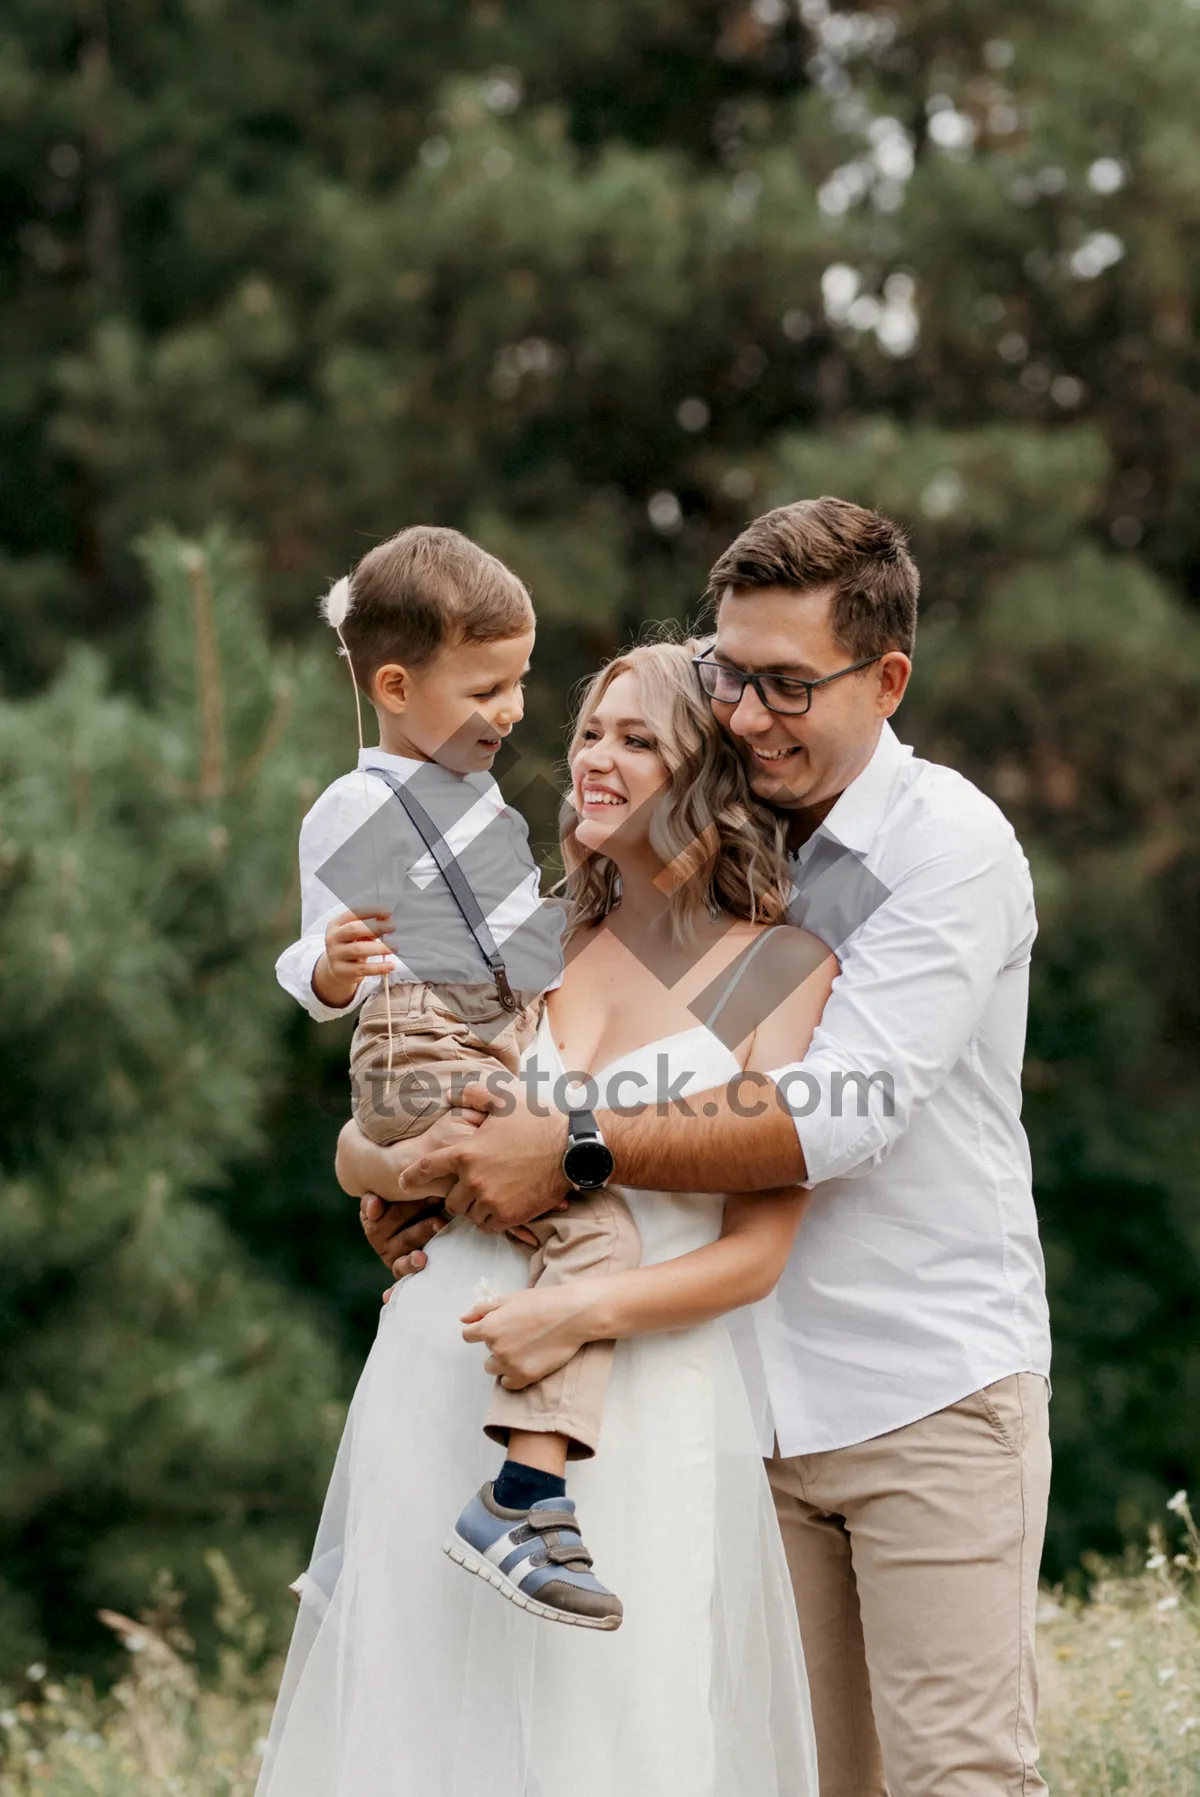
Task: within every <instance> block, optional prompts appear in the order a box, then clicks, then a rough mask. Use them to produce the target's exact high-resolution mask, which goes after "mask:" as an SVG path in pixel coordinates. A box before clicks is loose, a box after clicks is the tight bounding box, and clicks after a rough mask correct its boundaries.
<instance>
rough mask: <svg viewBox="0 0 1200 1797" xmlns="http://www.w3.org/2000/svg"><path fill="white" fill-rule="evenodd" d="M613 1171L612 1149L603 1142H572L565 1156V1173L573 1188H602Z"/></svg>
mask: <svg viewBox="0 0 1200 1797" xmlns="http://www.w3.org/2000/svg"><path fill="white" fill-rule="evenodd" d="M612 1170H613V1157H612V1149H611V1148H607V1147H606V1146H605V1144H604V1143H603V1142H588V1141H582V1142H572V1143H571V1144H570V1145H569V1146H568V1148H567V1152H566V1153H565V1154H564V1156H563V1172H564V1173H565V1174H566V1176H567V1178H568V1179H569V1180H570V1182H571V1184H572V1185H573V1186H580V1187H582V1188H583V1189H584V1190H589V1189H591V1188H592V1187H594V1186H602V1185H603V1184H604V1182H605V1180H606V1179H607V1178H608V1176H609V1174H610V1173H611V1172H612Z"/></svg>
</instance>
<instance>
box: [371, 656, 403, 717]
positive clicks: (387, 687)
mask: <svg viewBox="0 0 1200 1797" xmlns="http://www.w3.org/2000/svg"><path fill="white" fill-rule="evenodd" d="M371 689H372V690H371V699H372V703H373V704H375V705H378V706H379V708H380V710H382V711H390V712H392V713H393V714H394V715H396V716H399V714H400V713H401V712H402V711H403V710H404V709H405V707H406V706H407V704H408V700H409V695H410V692H411V682H410V680H409V677H408V669H407V668H402V667H401V666H400V664H399V662H396V661H388V662H385V663H384V665H383V666H382V667H381V668H378V669H377V670H376V673H375V678H374V680H372V682H371Z"/></svg>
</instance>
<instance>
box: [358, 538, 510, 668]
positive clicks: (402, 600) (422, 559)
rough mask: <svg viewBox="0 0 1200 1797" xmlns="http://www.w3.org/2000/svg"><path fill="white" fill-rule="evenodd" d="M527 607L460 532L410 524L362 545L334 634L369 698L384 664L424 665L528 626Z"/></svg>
mask: <svg viewBox="0 0 1200 1797" xmlns="http://www.w3.org/2000/svg"><path fill="white" fill-rule="evenodd" d="M533 622H534V619H533V605H532V602H531V600H530V597H529V594H528V592H527V591H526V589H525V587H524V585H523V584H522V582H521V581H519V580H518V579H517V576H516V575H515V574H514V573H513V571H512V569H511V568H506V567H505V565H504V563H503V562H502V561H498V560H497V558H496V557H495V556H494V555H489V554H488V552H487V550H486V549H481V548H480V547H479V544H478V543H473V542H472V541H471V539H470V537H464V536H463V535H462V533H461V531H457V530H446V529H443V528H439V527H438V526H435V525H431V524H414V525H412V526H410V528H409V529H408V530H402V531H400V533H399V534H398V535H397V536H394V537H389V538H388V540H387V542H386V543H379V544H377V545H376V547H375V548H374V549H369V550H368V551H367V553H366V555H364V556H363V558H362V560H361V561H360V562H359V564H358V566H357V568H355V570H354V572H353V574H352V575H351V576H350V609H349V611H348V612H347V614H346V619H345V622H344V623H343V625H342V636H343V638H344V639H345V644H346V648H347V649H348V651H349V654H350V663H351V666H352V668H353V670H354V677H355V679H356V680H357V681H358V684H359V687H360V689H361V690H362V692H363V693H364V694H365V695H366V696H367V697H368V698H370V696H371V682H372V680H373V679H374V677H375V675H376V673H377V672H378V671H379V669H380V668H381V667H383V665H384V664H385V663H386V662H389V661H395V662H399V664H400V665H401V666H402V667H405V668H421V667H425V666H427V664H428V663H429V662H431V661H432V660H433V659H434V657H435V656H436V655H437V654H438V653H439V651H440V650H442V649H445V648H448V647H450V646H451V645H452V644H458V643H495V642H501V641H503V640H504V639H505V638H507V637H513V636H521V635H523V633H524V632H525V631H527V630H532V629H533Z"/></svg>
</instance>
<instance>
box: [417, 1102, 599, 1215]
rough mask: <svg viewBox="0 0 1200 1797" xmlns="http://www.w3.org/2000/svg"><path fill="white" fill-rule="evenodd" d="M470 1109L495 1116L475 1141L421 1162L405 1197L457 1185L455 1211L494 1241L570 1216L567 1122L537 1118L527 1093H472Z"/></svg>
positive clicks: (553, 1116) (450, 1203)
mask: <svg viewBox="0 0 1200 1797" xmlns="http://www.w3.org/2000/svg"><path fill="white" fill-rule="evenodd" d="M463 1103H464V1104H466V1105H470V1107H471V1108H472V1109H473V1110H476V1111H486V1112H488V1113H490V1114H489V1115H488V1116H487V1117H486V1119H485V1121H484V1122H483V1124H482V1125H481V1127H480V1128H479V1129H478V1130H477V1131H476V1132H475V1134H474V1136H472V1137H468V1138H466V1139H464V1140H461V1141H458V1142H456V1143H454V1144H453V1145H451V1146H450V1147H446V1148H441V1149H438V1150H437V1151H436V1152H434V1153H431V1154H424V1155H422V1156H421V1157H420V1158H419V1159H418V1160H415V1161H414V1162H413V1163H412V1165H411V1166H410V1167H409V1169H408V1171H407V1172H406V1173H405V1174H404V1175H403V1176H402V1178H401V1180H400V1190H401V1192H402V1193H403V1194H404V1195H405V1196H409V1195H413V1196H415V1195H416V1194H417V1193H419V1192H425V1191H428V1190H429V1189H430V1187H431V1185H434V1184H436V1183H437V1182H440V1181H443V1180H446V1179H451V1180H452V1181H453V1183H452V1184H451V1186H450V1188H449V1190H448V1192H447V1193H446V1197H445V1205H446V1209H447V1211H449V1212H450V1213H451V1215H453V1216H465V1217H469V1218H470V1220H471V1222H472V1223H474V1224H475V1225H476V1227H477V1228H479V1229H486V1230H487V1231H488V1232H489V1233H490V1234H492V1235H501V1234H503V1233H504V1231H505V1230H509V1229H513V1228H514V1227H515V1226H516V1225H518V1224H521V1223H528V1222H529V1220H530V1219H531V1218H532V1217H542V1216H545V1214H546V1212H547V1211H552V1210H563V1209H565V1208H566V1194H567V1192H569V1191H570V1186H569V1185H568V1184H567V1181H566V1178H565V1177H564V1175H563V1170H562V1157H563V1150H564V1148H565V1147H566V1145H567V1119H566V1118H565V1117H564V1116H562V1115H560V1113H559V1112H558V1111H556V1110H548V1111H547V1112H546V1113H545V1114H543V1115H541V1116H538V1115H537V1114H536V1113H534V1112H533V1111H531V1110H530V1109H529V1107H528V1105H527V1104H526V1102H525V1094H524V1091H523V1089H522V1088H521V1086H520V1085H516V1086H508V1087H506V1088H505V1090H504V1091H503V1092H502V1093H497V1094H493V1093H491V1092H489V1091H488V1090H487V1089H486V1088H485V1087H484V1086H481V1085H477V1086H469V1087H468V1088H467V1089H466V1091H465V1093H464V1094H463ZM510 1107H511V1108H510ZM437 1189H438V1190H442V1189H443V1188H442V1187H441V1186H440V1185H438V1187H437Z"/></svg>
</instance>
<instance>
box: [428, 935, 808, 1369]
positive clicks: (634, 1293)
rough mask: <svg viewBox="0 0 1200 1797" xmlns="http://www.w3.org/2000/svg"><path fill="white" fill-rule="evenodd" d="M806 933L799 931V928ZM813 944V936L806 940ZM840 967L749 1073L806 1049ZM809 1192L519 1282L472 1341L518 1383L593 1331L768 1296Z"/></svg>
mask: <svg viewBox="0 0 1200 1797" xmlns="http://www.w3.org/2000/svg"><path fill="white" fill-rule="evenodd" d="M797 935H798V936H799V935H800V933H799V932H797ZM796 946H797V949H801V948H806V947H807V939H805V940H804V941H798V942H797V945H796ZM836 974H837V963H836V961H834V959H833V957H832V956H827V957H825V958H823V959H822V960H821V962H820V965H819V966H818V967H816V968H815V969H813V970H812V971H810V972H809V973H808V976H807V977H806V978H804V979H802V980H801V981H800V983H799V984H798V986H797V987H796V989H795V990H794V991H792V992H791V993H790V994H789V996H788V997H787V998H786V999H785V1000H784V1002H783V1003H782V1004H780V1005H779V1006H777V1008H776V1009H775V1010H774V1011H773V1012H772V1013H771V1015H770V1016H769V1017H767V1018H766V1019H765V1020H764V1021H763V1022H762V1023H760V1024H759V1026H758V1028H757V1029H756V1030H755V1031H754V1034H753V1036H752V1037H751V1038H750V1040H749V1044H748V1047H747V1049H746V1051H745V1055H744V1060H743V1066H744V1069H745V1071H746V1072H747V1073H749V1074H755V1073H763V1072H765V1070H766V1069H767V1068H768V1067H773V1066H778V1065H779V1055H780V1052H781V1049H784V1048H786V1051H787V1052H791V1053H796V1052H799V1053H800V1054H801V1055H803V1054H804V1053H805V1051H806V1050H807V1048H808V1044H809V1042H810V1041H811V1039H812V1035H813V1032H814V1030H815V1029H816V1026H817V1024H818V1022H819V1021H820V1016H821V1011H822V1009H823V1008H824V1004H825V1000H826V998H827V997H828V995H829V989H830V987H831V986H832V984H833V980H834V978H835V976H836ZM808 1198H809V1193H808V1192H807V1191H805V1190H804V1189H803V1188H801V1187H798V1186H780V1187H777V1188H775V1189H774V1190H771V1191H766V1192H753V1193H745V1194H743V1195H741V1196H738V1197H732V1198H729V1199H727V1200H726V1204H725V1220H724V1224H723V1227H722V1230H721V1235H720V1237H719V1238H718V1240H717V1241H715V1242H709V1243H707V1244H706V1245H705V1246H704V1247H703V1248H697V1249H694V1250H693V1251H692V1253H690V1254H683V1255H680V1256H679V1258H678V1259H677V1260H669V1261H662V1262H660V1263H659V1264H658V1265H656V1266H652V1267H638V1268H637V1269H636V1270H635V1271H633V1272H630V1273H617V1274H612V1275H609V1276H607V1277H604V1278H600V1279H591V1280H578V1281H574V1282H571V1283H568V1284H566V1285H561V1286H555V1287H551V1288H549V1289H548V1290H546V1291H545V1292H539V1291H538V1290H537V1288H536V1287H534V1288H533V1289H532V1290H531V1291H527V1292H514V1293H512V1294H511V1295H510V1296H508V1297H507V1298H502V1299H500V1300H499V1301H498V1302H496V1303H493V1304H491V1305H477V1306H476V1307H475V1308H474V1309H473V1310H471V1311H469V1312H468V1313H467V1316H466V1317H464V1319H463V1321H464V1322H465V1323H467V1325H468V1327H467V1328H466V1329H464V1331H463V1334H464V1337H465V1338H466V1340H468V1341H483V1342H486V1343H487V1345H488V1346H489V1347H490V1348H491V1350H492V1358H491V1360H490V1361H489V1363H488V1371H489V1372H498V1373H500V1374H501V1375H502V1377H503V1381H504V1383H506V1384H508V1385H509V1386H510V1388H511V1389H514V1390H516V1389H519V1388H520V1387H521V1386H522V1385H527V1384H531V1383H532V1382H533V1381H534V1380H536V1379H542V1378H545V1376H546V1374H547V1373H549V1372H553V1371H554V1370H555V1369H556V1368H557V1367H559V1366H563V1365H565V1363H566V1362H567V1361H568V1360H569V1359H570V1358H571V1356H572V1355H573V1354H574V1353H576V1352H577V1351H578V1349H579V1348H580V1347H582V1346H583V1344H584V1343H585V1342H589V1341H608V1340H614V1339H615V1340H619V1339H621V1338H622V1337H624V1336H629V1335H648V1334H652V1333H655V1332H657V1331H661V1330H665V1329H686V1328H690V1327H692V1326H694V1325H695V1324H697V1323H705V1322H709V1321H710V1320H711V1319H712V1318H713V1317H717V1316H722V1315H724V1313H725V1312H726V1311H729V1310H736V1309H738V1308H739V1306H741V1305H743V1304H753V1303H754V1302H756V1300H758V1299H759V1298H764V1297H766V1295H767V1293H768V1292H770V1291H772V1290H773V1289H774V1287H775V1285H776V1283H777V1282H778V1279H779V1276H780V1274H781V1273H782V1272H783V1268H784V1265H785V1264H786V1261H787V1258H788V1255H789V1253H790V1252H791V1247H792V1242H793V1239H794V1237H795V1234H796V1230H797V1228H798V1226H799V1223H800V1219H801V1217H802V1216H803V1214H804V1210H805V1208H806V1206H807V1203H808Z"/></svg>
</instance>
